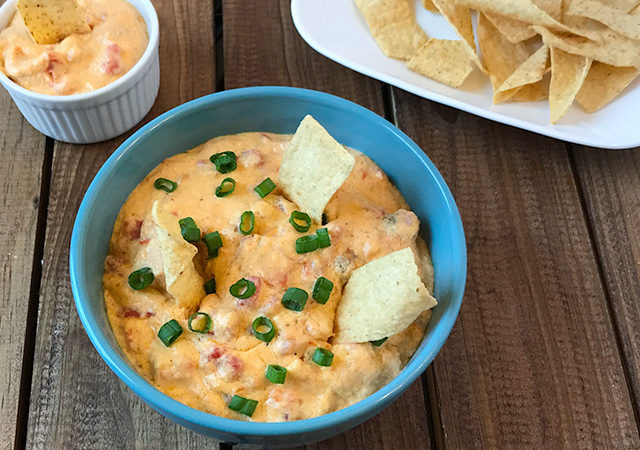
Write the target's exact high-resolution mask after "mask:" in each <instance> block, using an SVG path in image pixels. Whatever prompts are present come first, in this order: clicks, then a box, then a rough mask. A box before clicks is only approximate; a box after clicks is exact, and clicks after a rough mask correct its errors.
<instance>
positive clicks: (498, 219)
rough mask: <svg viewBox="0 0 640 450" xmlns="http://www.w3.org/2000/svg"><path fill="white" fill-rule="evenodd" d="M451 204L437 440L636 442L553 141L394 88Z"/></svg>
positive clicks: (572, 193)
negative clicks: (457, 268) (462, 244)
mask: <svg viewBox="0 0 640 450" xmlns="http://www.w3.org/2000/svg"><path fill="white" fill-rule="evenodd" d="M396 94H397V111H398V120H399V123H400V127H401V128H402V129H403V130H404V131H405V132H407V133H408V134H409V135H410V136H412V137H413V138H414V139H415V140H416V142H417V143H418V144H419V145H421V147H422V148H423V149H424V150H425V151H426V153H427V154H428V155H429V156H430V157H431V159H432V160H433V161H434V162H435V164H436V166H437V167H438V168H439V169H440V171H441V172H442V173H443V175H444V178H445V179H446V180H447V182H448V184H449V186H450V187H451V189H452V191H453V193H454V196H455V197H456V201H457V203H458V206H459V208H460V211H461V214H462V218H463V222H464V226H465V232H466V238H467V243H468V255H469V276H468V284H467V289H466V293H465V298H464V301H463V304H462V310H461V313H460V316H459V318H458V321H457V323H456V325H455V327H454V329H453V332H452V333H451V336H450V337H449V339H448V341H447V343H446V344H445V345H444V347H443V350H442V351H441V352H440V354H439V355H438V356H437V357H436V359H435V362H434V364H433V367H434V372H435V389H436V397H437V399H436V401H437V403H438V405H439V413H440V418H441V421H442V430H441V433H442V437H443V440H444V445H445V447H446V448H451V449H457V448H637V446H638V442H640V440H639V437H638V430H637V428H636V423H635V420H634V417H633V410H632V404H631V399H630V394H629V391H628V389H627V386H626V382H625V377H624V373H623V367H622V362H621V359H620V354H619V352H618V348H617V346H616V341H615V336H614V330H613V325H612V321H611V317H610V316H609V313H608V310H607V303H606V298H605V294H604V291H603V286H602V285H601V283H600V278H599V276H598V269H597V263H596V256H595V255H594V253H593V251H592V247H591V243H590V240H589V233H588V230H587V227H586V222H585V217H584V215H583V212H582V209H581V205H580V199H579V194H578V190H577V187H576V184H575V181H574V178H573V175H572V171H571V166H570V164H569V159H568V155H567V151H566V149H565V146H564V144H563V143H561V142H559V141H554V140H551V139H548V138H545V137H542V136H537V135H534V134H531V133H528V132H524V131H521V130H517V129H515V128H510V127H507V126H504V125H500V124H496V123H493V122H489V121H487V120H484V119H481V118H478V117H474V116H471V115H469V114H466V113H462V112H458V111H454V110H452V109H450V108H448V107H444V106H441V105H436V104H434V103H431V102H428V101H426V100H424V99H420V98H417V97H415V96H412V95H410V94H407V93H404V92H401V91H396Z"/></svg>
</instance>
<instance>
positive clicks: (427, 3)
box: [422, 0, 438, 13]
mask: <svg viewBox="0 0 640 450" xmlns="http://www.w3.org/2000/svg"><path fill="white" fill-rule="evenodd" d="M422 6H423V7H424V9H426V10H427V11H431V12H434V13H437V12H438V8H436V7H435V5H434V4H433V2H432V1H431V0H422Z"/></svg>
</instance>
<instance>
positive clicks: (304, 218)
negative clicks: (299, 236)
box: [289, 211, 311, 233]
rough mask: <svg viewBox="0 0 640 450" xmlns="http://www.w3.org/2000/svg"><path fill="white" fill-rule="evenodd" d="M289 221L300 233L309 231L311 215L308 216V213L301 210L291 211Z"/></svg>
mask: <svg viewBox="0 0 640 450" xmlns="http://www.w3.org/2000/svg"><path fill="white" fill-rule="evenodd" d="M289 222H291V225H293V228H295V229H296V231H299V232H300V233H306V232H307V231H309V228H311V217H309V214H307V213H303V212H301V211H294V212H292V213H291V217H289ZM300 222H302V223H300Z"/></svg>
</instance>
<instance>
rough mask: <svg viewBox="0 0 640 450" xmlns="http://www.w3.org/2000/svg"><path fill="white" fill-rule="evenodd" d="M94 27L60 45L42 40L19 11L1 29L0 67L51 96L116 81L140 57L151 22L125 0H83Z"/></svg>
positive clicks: (91, 26) (16, 79) (97, 87)
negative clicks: (28, 25) (43, 42)
mask: <svg viewBox="0 0 640 450" xmlns="http://www.w3.org/2000/svg"><path fill="white" fill-rule="evenodd" d="M78 4H79V6H80V7H81V9H82V10H83V12H84V13H85V14H86V21H87V23H88V24H89V27H90V28H91V31H90V32H88V33H84V34H77V33H76V34H72V35H70V36H68V37H66V38H65V39H63V40H62V41H61V42H59V43H57V44H50V45H41V44H37V43H36V42H35V41H34V39H33V37H32V36H31V33H29V30H28V29H27V27H26V26H25V24H24V21H23V19H22V16H21V15H20V13H19V12H16V14H15V15H14V16H13V19H12V20H11V22H10V24H9V26H8V27H7V28H5V29H4V30H2V31H0V70H2V71H3V72H4V73H5V74H6V75H7V76H8V77H9V78H10V79H11V80H13V81H14V82H15V83H17V84H19V85H20V86H22V87H24V88H26V89H29V90H30V91H34V92H39V93H41V94H49V95H71V94H80V93H83V92H90V91H93V90H96V89H99V88H101V87H103V86H106V85H108V84H109V83H112V82H114V81H115V80H117V79H118V78H120V77H121V76H123V75H124V74H126V73H127V72H128V71H129V70H131V68H132V67H133V66H134V65H135V64H136V62H138V60H139V59H140V57H141V56H142V54H143V53H144V51H145V49H146V48H147V45H148V43H149V37H148V35H147V27H146V25H145V22H144V19H143V18H142V17H141V16H140V14H139V13H138V11H137V10H136V9H135V8H134V7H133V6H132V5H131V4H129V3H127V2H126V1H125V0H78Z"/></svg>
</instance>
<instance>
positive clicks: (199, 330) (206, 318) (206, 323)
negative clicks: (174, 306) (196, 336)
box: [188, 312, 213, 333]
mask: <svg viewBox="0 0 640 450" xmlns="http://www.w3.org/2000/svg"><path fill="white" fill-rule="evenodd" d="M198 317H204V323H203V324H202V326H201V327H199V328H193V326H192V325H191V322H193V321H194V320H196V319H197V318H198ZM212 323H213V321H212V320H211V316H210V315H209V314H207V313H203V312H197V313H193V314H191V317H189V323H188V325H189V329H190V330H191V331H193V332H195V333H206V332H208V331H209V330H211V324H212Z"/></svg>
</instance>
